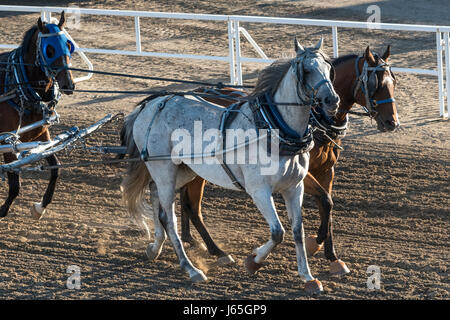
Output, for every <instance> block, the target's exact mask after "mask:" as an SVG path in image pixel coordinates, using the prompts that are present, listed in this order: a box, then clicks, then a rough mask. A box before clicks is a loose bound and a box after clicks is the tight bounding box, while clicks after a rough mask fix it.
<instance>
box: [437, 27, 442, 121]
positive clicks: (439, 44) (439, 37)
mask: <svg viewBox="0 0 450 320" xmlns="http://www.w3.org/2000/svg"><path fill="white" fill-rule="evenodd" d="M436 48H437V67H438V86H439V110H440V116H441V117H443V116H444V73H443V71H442V67H443V66H442V34H441V32H440V31H439V29H438V30H437V32H436Z"/></svg>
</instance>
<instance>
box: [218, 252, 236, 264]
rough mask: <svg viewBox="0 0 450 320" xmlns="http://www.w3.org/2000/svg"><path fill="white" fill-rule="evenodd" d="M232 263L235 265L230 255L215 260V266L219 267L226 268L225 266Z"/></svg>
mask: <svg viewBox="0 0 450 320" xmlns="http://www.w3.org/2000/svg"><path fill="white" fill-rule="evenodd" d="M232 263H235V261H234V259H233V257H232V256H231V255H230V254H229V255H227V256H223V257H220V258H219V259H217V264H218V265H219V266H226V265H227V264H232Z"/></svg>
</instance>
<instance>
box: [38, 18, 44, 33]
mask: <svg viewBox="0 0 450 320" xmlns="http://www.w3.org/2000/svg"><path fill="white" fill-rule="evenodd" d="M37 26H38V29H39V31H40V32H44V23H43V22H42V20H41V17H39V19H38V21H37Z"/></svg>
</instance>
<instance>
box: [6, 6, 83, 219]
mask: <svg viewBox="0 0 450 320" xmlns="http://www.w3.org/2000/svg"><path fill="white" fill-rule="evenodd" d="M65 24H66V18H65V13H64V11H63V12H62V13H61V17H60V19H59V23H58V24H57V25H56V24H47V23H45V22H43V21H42V20H41V18H39V19H38V20H37V24H36V25H34V26H33V27H31V28H30V29H29V30H28V31H26V32H25V35H24V38H23V41H22V44H21V45H20V46H19V47H18V48H17V49H15V50H13V51H10V52H5V53H2V54H0V132H2V133H8V132H13V131H16V132H17V130H18V129H19V128H22V127H24V126H27V125H29V124H33V123H35V122H38V121H40V120H43V119H44V118H45V119H48V117H49V116H50V115H53V114H54V109H55V107H56V104H57V102H58V100H59V99H60V96H61V91H62V92H63V93H64V94H72V93H73V90H74V88H75V85H74V81H73V77H72V73H71V71H70V70H68V69H67V67H68V66H69V65H70V60H71V54H72V53H73V51H74V49H75V47H74V45H73V43H72V42H71V41H70V40H69V39H68V38H67V37H66V36H65V35H64V33H63V30H64V26H65ZM60 88H61V89H62V90H60ZM2 97H3V98H2ZM4 97H6V98H4ZM11 137H12V138H13V139H14V142H30V141H49V140H50V133H49V131H48V126H47V125H43V126H40V127H38V128H35V129H33V130H31V131H28V132H25V133H23V134H20V135H11ZM6 141H8V140H5V141H3V142H2V144H4V143H5V142H6ZM10 141H11V140H10ZM4 160H5V163H10V162H12V161H15V160H17V155H16V154H15V153H5V154H4ZM46 161H47V162H48V164H49V165H57V164H59V162H58V159H57V157H56V156H55V155H51V156H49V157H48V158H46ZM7 176H8V186H9V193H8V197H7V199H6V200H5V202H4V203H3V205H2V206H1V207H0V217H5V216H6V215H7V214H8V211H9V208H10V206H11V204H12V203H13V201H14V199H15V198H16V197H17V196H18V194H19V191H20V180H19V174H18V173H16V172H8V173H7ZM57 178H58V169H52V170H51V172H50V181H49V183H48V186H47V189H46V191H45V194H44V196H43V198H42V201H41V202H39V203H35V204H33V206H32V208H31V214H32V217H33V218H35V219H37V220H38V219H40V217H41V216H42V214H44V213H45V210H46V208H47V206H48V205H49V204H50V202H51V201H52V197H53V193H54V191H55V185H56V181H57Z"/></svg>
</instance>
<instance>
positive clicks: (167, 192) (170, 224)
mask: <svg viewBox="0 0 450 320" xmlns="http://www.w3.org/2000/svg"><path fill="white" fill-rule="evenodd" d="M147 167H148V169H149V171H150V175H151V176H152V178H153V181H154V182H155V184H156V187H157V190H158V198H159V202H160V205H161V208H162V210H161V212H160V213H161V214H160V215H159V219H160V220H161V224H162V225H163V227H164V229H165V230H166V232H167V234H168V236H169V239H170V241H171V242H172V245H173V247H174V249H175V252H176V254H177V256H178V259H179V261H180V266H181V269H182V270H183V271H185V272H187V273H188V274H189V277H190V278H191V280H192V281H194V282H198V281H204V280H206V279H207V278H206V276H205V275H204V273H203V272H202V271H201V270H199V269H197V268H195V267H194V266H193V265H192V262H191V261H190V260H189V258H188V257H187V255H186V252H185V251H184V247H183V243H182V242H181V239H180V237H179V236H178V231H177V217H176V215H175V187H176V177H177V167H176V166H175V165H174V164H173V163H170V162H166V163H164V164H162V165H161V164H160V165H158V164H157V163H155V164H153V165H149V164H148V163H147ZM161 173H164V174H161Z"/></svg>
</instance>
